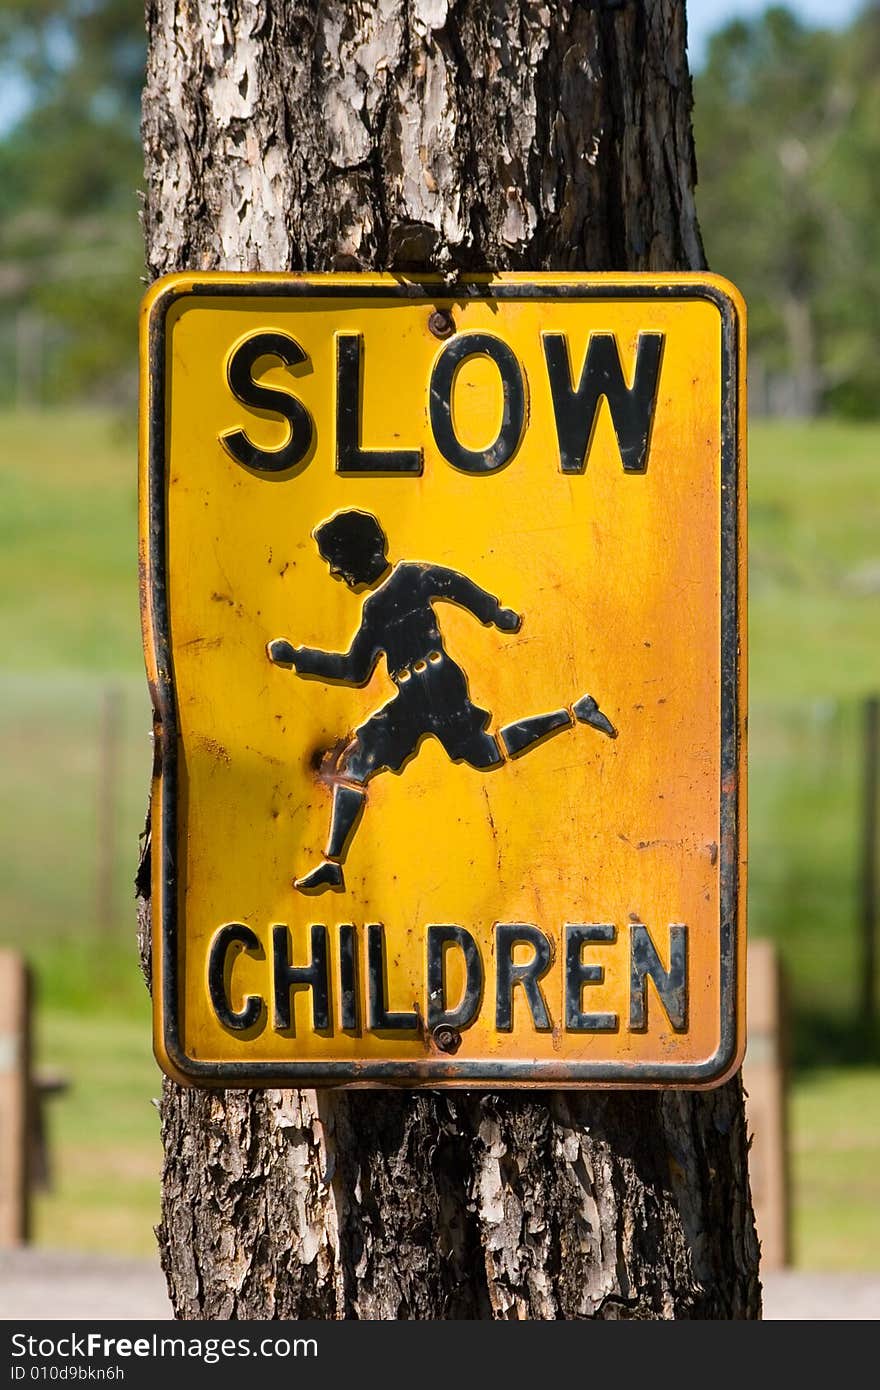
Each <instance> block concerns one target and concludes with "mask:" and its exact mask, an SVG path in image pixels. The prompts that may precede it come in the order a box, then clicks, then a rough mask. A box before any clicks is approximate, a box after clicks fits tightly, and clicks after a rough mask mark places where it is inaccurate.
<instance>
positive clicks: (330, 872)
mask: <svg viewBox="0 0 880 1390" xmlns="http://www.w3.org/2000/svg"><path fill="white" fill-rule="evenodd" d="M293 886H294V888H298V889H299V891H300V892H301V893H323V892H324V889H325V888H330V889H342V888H344V887H345V879H344V878H343V876H342V867H341V865H339V864H334V863H333V861H332V860H330V859H324V860H322V862H321V863H320V864H319V865H318V866H317V868H314V869H311V870H310V871H309V873H307V874H303V876H302V878H295V879H294V880H293Z"/></svg>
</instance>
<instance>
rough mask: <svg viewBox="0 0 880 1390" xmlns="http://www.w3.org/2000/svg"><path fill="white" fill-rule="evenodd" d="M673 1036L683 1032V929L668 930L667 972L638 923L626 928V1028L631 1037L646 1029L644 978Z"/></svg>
mask: <svg viewBox="0 0 880 1390" xmlns="http://www.w3.org/2000/svg"><path fill="white" fill-rule="evenodd" d="M649 976H650V978H651V979H652V980H653V982H654V986H655V988H656V990H657V994H658V996H659V998H660V1003H661V1004H662V1005H663V1007H664V1009H665V1010H666V1014H667V1017H668V1019H669V1022H670V1023H671V1024H672V1027H673V1028H674V1029H675V1032H676V1033H684V1032H685V1031H686V1029H687V927H684V926H681V925H674V926H671V927H670V928H669V969H668V970H664V969H663V963H662V961H661V960H660V957H659V955H658V954H657V948H656V946H655V945H654V943H653V941H652V940H651V937H650V934H649V932H648V928H647V927H646V926H643V925H642V923H641V922H634V923H633V924H632V926H631V927H630V994H629V1026H630V1029H631V1030H632V1032H634V1033H644V1032H645V1030H646V1029H647V1027H648V977H649Z"/></svg>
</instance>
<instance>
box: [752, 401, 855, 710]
mask: <svg viewBox="0 0 880 1390" xmlns="http://www.w3.org/2000/svg"><path fill="white" fill-rule="evenodd" d="M878 479H880V427H878V426H877V425H875V424H871V425H854V424H840V423H836V422H833V421H824V420H822V421H813V422H811V423H808V424H792V423H788V422H786V423H779V422H772V423H771V422H762V423H759V424H756V425H755V426H754V427H753V428H752V430H751V432H750V436H749V512H750V534H749V557H750V564H749V569H750V590H751V592H750V610H751V617H750V624H749V639H750V668H751V695H752V699H753V700H756V701H763V700H768V701H792V700H805V701H815V700H822V699H827V698H832V699H846V698H851V697H853V696H859V695H865V694H869V693H871V692H876V691H880V642H878V640H877V634H878V632H880V486H878Z"/></svg>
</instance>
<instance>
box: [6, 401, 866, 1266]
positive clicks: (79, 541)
mask: <svg viewBox="0 0 880 1390" xmlns="http://www.w3.org/2000/svg"><path fill="white" fill-rule="evenodd" d="M0 437H2V441H3V449H2V464H0V651H2V652H3V657H2V660H0V765H2V767H3V777H2V779H0V944H6V945H13V946H16V947H19V948H22V949H24V950H25V951H26V953H27V955H28V956H29V958H30V959H31V961H32V963H33V964H34V967H35V970H36V973H37V976H38V984H39V995H40V1001H41V1009H40V1022H39V1054H40V1059H41V1061H43V1062H44V1063H47V1064H50V1065H52V1066H53V1067H55V1068H57V1069H61V1070H63V1071H65V1072H67V1073H69V1074H70V1075H71V1077H72V1079H73V1082H74V1085H73V1087H72V1089H71V1090H70V1092H69V1093H68V1094H67V1095H66V1096H64V1097H61V1098H57V1099H55V1100H54V1101H52V1102H51V1111H50V1113H51V1117H52V1118H51V1125H52V1138H53V1152H54V1154H55V1159H56V1162H55V1167H56V1188H55V1190H54V1191H53V1192H52V1193H51V1194H48V1195H46V1196H43V1197H41V1198H40V1199H39V1202H38V1205H37V1219H36V1230H37V1237H38V1239H39V1240H40V1241H41V1242H43V1243H47V1244H56V1245H57V1244H68V1245H72V1246H81V1247H88V1248H103V1249H116V1250H118V1251H120V1252H122V1251H129V1252H137V1251H148V1250H151V1249H152V1248H153V1236H152V1231H151V1227H152V1225H153V1223H154V1221H155V1219H156V1214H157V1205H158V1186H159V1184H158V1171H159V1144H158V1126H157V1117H156V1114H155V1111H154V1109H153V1108H152V1106H151V1105H150V1096H151V1095H154V1094H157V1093H158V1087H159V1076H158V1072H157V1070H156V1067H155V1064H154V1063H153V1061H152V1058H151V1054H150V1050H149V1022H148V1016H147V1015H148V1003H147V997H146V991H145V989H144V987H143V984H142V982H141V978H140V974H139V971H138V966H137V960H136V951H135V944H134V910H133V888H132V879H133V875H134V870H135V864H136V853H137V842H138V835H139V833H140V830H141V828H142V825H143V814H144V807H145V801H146V793H147V786H148V780H149V772H150V762H151V746H150V741H149V729H150V717H149V702H148V698H147V694H146V684H145V680H144V676H143V668H142V659H141V652H140V633H139V624H138V606H137V564H136V553H137V551H136V464H135V454H136V448H135V440H134V430H133V427H131V426H128V427H126V428H125V429H124V430H123V429H122V428H121V427H120V425H119V423H118V422H114V421H113V420H112V419H110V418H109V417H108V416H106V415H104V414H101V413H100V412H80V413H76V412H70V411H66V412H60V411H59V412H57V413H46V414H42V415H27V414H16V415H11V414H7V415H4V416H2V417H0ZM750 457H751V462H750V503H751V505H750V512H751V527H750V536H751V566H750V570H751V618H750V654H751V719H750V746H751V764H750V899H749V901H750V916H751V929H752V931H753V932H754V933H755V934H757V935H763V936H769V937H772V938H773V939H774V940H775V941H776V942H777V943H778V944H779V947H780V950H781V952H782V955H783V959H784V961H785V965H786V968H787V973H788V979H789V986H790V995H791V999H792V1004H793V1013H794V1019H795V1024H796V1058H797V1060H799V1061H800V1062H801V1063H810V1064H811V1065H813V1066H815V1064H816V1063H817V1062H824V1063H825V1064H828V1063H833V1062H835V1061H836V1060H839V1059H841V1058H844V1057H849V1058H850V1059H861V1060H864V1057H865V1046H866V1040H865V1038H864V1036H863V1035H861V1034H860V1033H859V1031H858V1029H857V1028H855V1027H854V1017H855V1001H856V997H857V996H856V991H857V981H858V973H857V972H858V936H857V920H858V898H857V868H858V859H857V853H858V848H857V847H858V839H857V836H858V824H859V822H858V815H859V794H860V776H861V772H860V746H859V719H860V700H861V698H862V697H863V696H864V695H865V694H867V693H869V692H871V691H877V690H880V641H878V633H880V486H878V479H880V426H876V425H874V426H868V425H864V426H861V425H860V426H854V425H842V424H834V423H830V422H819V423H814V424H810V425H794V424H783V423H773V424H765V423H762V424H758V425H756V426H755V427H754V428H753V430H752V432H751V439H750ZM110 688H114V689H116V690H118V691H119V692H120V695H121V699H122V711H123V719H122V732H121V741H120V750H119V757H120V765H119V775H118V779H117V788H116V793H115V826H116V836H115V840H116V850H115V878H114V903H115V921H114V922H112V923H110V924H109V926H105V927H103V928H99V924H98V920H97V918H98V893H97V885H96V879H97V872H98V858H99V845H98V834H99V831H98V826H99V820H98V809H97V808H98V796H99V785H100V747H101V711H102V704H103V701H104V699H105V698H106V692H107V690H108V689H110ZM859 1049H861V1051H860V1050H859ZM878 1077H880V1073H878V1072H877V1071H871V1070H868V1069H865V1070H863V1071H854V1070H847V1071H843V1070H836V1071H834V1070H823V1071H816V1072H813V1071H809V1072H802V1073H801V1074H797V1075H796V1077H795V1088H794V1093H793V1103H792V1129H793V1140H794V1163H793V1169H794V1178H795V1183H796V1186H795V1239H796V1252H797V1258H798V1261H799V1263H802V1264H805V1265H808V1266H810V1267H816V1268H818V1267H820V1266H821V1267H825V1266H827V1267H832V1265H833V1267H841V1268H842V1267H844V1266H845V1265H846V1264H847V1261H850V1262H851V1263H854V1264H858V1265H863V1266H865V1267H867V1266H869V1265H871V1264H872V1263H873V1265H874V1267H877V1265H878V1264H880V1258H878V1257H877V1256H876V1255H873V1256H872V1255H871V1253H870V1248H869V1247H870V1246H871V1245H872V1246H873V1249H875V1250H876V1249H880V1243H878V1241H877V1234H878V1233H877V1227H876V1219H877V1218H876V1212H877V1210H878V1207H880V1203H878V1197H880V1192H878V1189H877V1185H876V1183H875V1182H874V1181H873V1180H872V1175H871V1164H870V1162H869V1158H868V1154H869V1150H870V1144H871V1143H873V1144H874V1148H875V1150H876V1134H874V1135H873V1136H872V1135H871V1134H868V1133H867V1126H868V1119H867V1117H868V1115H869V1114H871V1113H872V1112H873V1113H874V1114H876V1113H878V1110H880V1105H878V1099H880V1096H878V1091H880V1081H878ZM841 1135H844V1136H850V1137H853V1136H854V1138H853V1142H852V1143H849V1140H847V1143H846V1144H844V1143H842V1141H841V1137H840V1136H841ZM869 1141H870V1142H869ZM874 1166H876V1165H874ZM872 1223H873V1224H872Z"/></svg>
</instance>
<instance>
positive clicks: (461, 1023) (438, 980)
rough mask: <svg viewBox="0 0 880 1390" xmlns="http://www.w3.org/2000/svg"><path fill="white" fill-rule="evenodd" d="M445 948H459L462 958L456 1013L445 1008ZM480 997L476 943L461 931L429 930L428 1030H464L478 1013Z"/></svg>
mask: <svg viewBox="0 0 880 1390" xmlns="http://www.w3.org/2000/svg"><path fill="white" fill-rule="evenodd" d="M448 944H451V945H455V946H458V947H459V949H460V950H461V952H462V954H463V956H464V967H465V986H464V993H463V994H462V997H461V1001H460V1003H459V1004H458V1007H457V1008H455V1009H448V1008H447V1007H446V1004H447V999H446V979H445V970H444V968H443V967H444V962H445V959H446V952H445V950H444V947H445V946H446V945H448ZM482 994H483V963H482V961H481V960H480V952H479V950H478V948H477V943H476V941H474V938H473V937H472V936H471V934H470V932H469V931H465V929H464V927H454V926H430V927H428V1027H429V1028H432V1029H433V1028H439V1027H441V1025H442V1026H443V1027H446V1028H466V1027H467V1025H468V1024H469V1023H472V1022H473V1021H474V1019H475V1018H476V1016H477V1014H478V1013H479V1011H480V1000H481V998H482Z"/></svg>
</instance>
